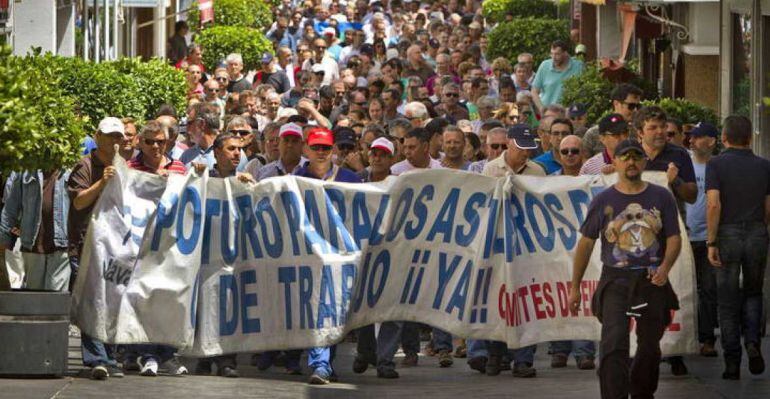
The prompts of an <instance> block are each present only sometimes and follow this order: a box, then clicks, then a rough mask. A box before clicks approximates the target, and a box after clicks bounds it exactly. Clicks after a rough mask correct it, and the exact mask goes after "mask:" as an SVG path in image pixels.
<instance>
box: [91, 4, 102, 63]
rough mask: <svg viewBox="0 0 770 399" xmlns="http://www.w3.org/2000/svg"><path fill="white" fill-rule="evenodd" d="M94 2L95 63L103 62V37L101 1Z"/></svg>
mask: <svg viewBox="0 0 770 399" xmlns="http://www.w3.org/2000/svg"><path fill="white" fill-rule="evenodd" d="M93 2H94V32H93V34H94V62H99V61H100V60H101V35H100V34H99V32H100V31H99V28H100V26H99V0H93Z"/></svg>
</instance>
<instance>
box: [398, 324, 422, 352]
mask: <svg viewBox="0 0 770 399" xmlns="http://www.w3.org/2000/svg"><path fill="white" fill-rule="evenodd" d="M401 348H402V349H403V350H404V353H407V354H417V353H420V323H415V322H412V321H405V322H404V327H403V329H402V330H401Z"/></svg>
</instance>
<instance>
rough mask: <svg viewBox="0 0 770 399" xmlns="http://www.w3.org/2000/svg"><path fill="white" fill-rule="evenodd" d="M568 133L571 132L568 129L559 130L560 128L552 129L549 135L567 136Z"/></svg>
mask: <svg viewBox="0 0 770 399" xmlns="http://www.w3.org/2000/svg"><path fill="white" fill-rule="evenodd" d="M570 134H572V132H570V131H569V130H561V131H560V130H553V131H551V136H559V137H567V136H569V135H570Z"/></svg>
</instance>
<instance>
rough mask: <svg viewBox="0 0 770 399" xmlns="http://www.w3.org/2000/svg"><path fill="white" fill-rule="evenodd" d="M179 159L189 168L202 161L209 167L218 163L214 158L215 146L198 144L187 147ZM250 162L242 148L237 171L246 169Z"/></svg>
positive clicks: (211, 167)
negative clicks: (205, 146)
mask: <svg viewBox="0 0 770 399" xmlns="http://www.w3.org/2000/svg"><path fill="white" fill-rule="evenodd" d="M179 161H180V162H182V163H183V164H184V166H185V168H187V169H188V170H189V169H190V168H191V167H192V163H193V162H195V163H202V164H204V165H206V166H208V167H209V169H213V168H214V165H216V164H217V160H216V158H214V146H213V145H212V146H211V147H209V148H207V149H205V150H204V149H202V148H201V147H200V146H198V145H197V144H196V145H194V146H192V147H190V148H188V149H186V150H185V151H184V152H183V153H182V156H181V157H179ZM247 163H249V159H248V158H246V154H244V153H243V150H241V160H240V161H239V162H238V167H237V168H235V170H236V171H237V172H243V171H244V170H246V164H247Z"/></svg>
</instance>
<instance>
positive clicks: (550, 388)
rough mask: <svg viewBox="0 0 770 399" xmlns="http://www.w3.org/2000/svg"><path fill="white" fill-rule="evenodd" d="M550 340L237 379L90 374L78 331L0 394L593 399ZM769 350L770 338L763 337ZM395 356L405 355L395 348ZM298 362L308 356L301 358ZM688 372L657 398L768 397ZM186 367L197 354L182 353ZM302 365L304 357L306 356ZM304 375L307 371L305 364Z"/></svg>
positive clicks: (250, 373)
mask: <svg viewBox="0 0 770 399" xmlns="http://www.w3.org/2000/svg"><path fill="white" fill-rule="evenodd" d="M547 349H548V347H547V345H546V344H541V345H539V346H538V350H537V356H536V363H535V366H536V368H537V377H536V378H533V379H519V378H513V376H512V375H511V374H510V372H503V373H501V374H500V375H499V376H496V377H488V376H486V375H482V374H480V373H478V372H476V371H473V370H471V369H469V368H468V366H467V364H466V360H467V359H457V358H456V359H455V363H454V365H453V366H452V367H450V368H443V369H442V368H439V367H438V359H437V358H433V357H427V356H422V355H421V356H420V360H419V365H418V366H417V367H413V368H398V369H397V370H398V372H399V373H400V374H401V378H399V379H397V380H384V379H379V378H377V377H376V372H375V370H374V369H373V368H370V369H369V370H368V371H367V372H366V373H364V374H354V373H353V372H352V370H351V366H352V363H353V358H354V355H355V344H353V343H349V342H346V343H343V344H340V347H339V348H338V351H337V360H336V362H335V365H336V369H337V370H338V373H339V375H340V382H339V383H333V384H330V385H326V386H310V385H308V384H307V383H306V381H307V378H308V376H307V375H303V376H288V375H285V374H284V373H283V370H282V369H279V368H271V369H269V370H267V371H264V372H261V371H259V370H257V369H256V368H255V367H253V366H251V365H250V364H249V358H250V357H249V356H248V355H247V354H242V355H239V357H238V363H239V366H238V369H239V371H240V373H241V378H238V379H226V378H222V377H216V376H210V377H206V376H193V375H188V376H184V377H171V376H163V375H160V376H158V377H154V378H153V377H142V376H139V375H136V374H134V375H132V374H129V375H127V376H126V377H125V378H122V379H116V378H113V379H110V380H108V381H92V380H90V379H88V378H87V377H85V376H87V375H88V373H87V370H84V369H83V368H82V365H81V363H80V347H79V340H78V339H77V338H71V339H70V373H69V375H68V376H67V377H63V378H57V379H0V398H30V399H37V398H56V399H70V398H72V399H82V398H138V399H150V398H163V399H167V398H334V399H337V398H399V399H403V398H420V397H422V398H463V399H469V398H544V399H545V398H570V399H579V398H598V397H599V382H598V379H597V377H596V372H595V371H583V370H578V369H577V368H576V367H575V363H574V360H573V359H570V364H569V366H568V367H567V368H565V369H551V368H550V357H549V356H548V354H547ZM763 349H764V351H763V352H764V353H765V354H766V355H770V343H768V341H765V343H764V344H763ZM398 357H399V358H398V359H397V363H398V362H400V358H401V357H402V355H401V354H400V353H399V355H398ZM303 362H306V360H305V358H304V357H303ZM685 362H686V364H687V366H688V368H689V369H690V374H689V375H688V376H682V377H674V376H672V375H671V372H670V368H669V367H668V365H667V364H662V365H661V373H660V374H661V378H660V387H659V389H658V394H657V397H658V398H673V399H711V398H730V399H733V398H757V399H758V398H763V399H764V398H770V371H768V372H766V373H765V374H763V375H760V376H753V375H751V374H749V372H748V369H747V368H746V365H745V363H746V362H745V360H744V366H743V369H742V370H741V371H742V375H741V377H742V378H741V380H740V381H724V380H722V379H721V377H720V376H721V373H722V359H721V358H703V357H699V356H694V355H693V356H686V357H685ZM184 363H185V364H187V366H188V368H189V369H190V370H194V364H195V361H194V360H188V359H185V360H184ZM303 364H306V363H303ZM306 374H307V371H306Z"/></svg>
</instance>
